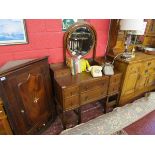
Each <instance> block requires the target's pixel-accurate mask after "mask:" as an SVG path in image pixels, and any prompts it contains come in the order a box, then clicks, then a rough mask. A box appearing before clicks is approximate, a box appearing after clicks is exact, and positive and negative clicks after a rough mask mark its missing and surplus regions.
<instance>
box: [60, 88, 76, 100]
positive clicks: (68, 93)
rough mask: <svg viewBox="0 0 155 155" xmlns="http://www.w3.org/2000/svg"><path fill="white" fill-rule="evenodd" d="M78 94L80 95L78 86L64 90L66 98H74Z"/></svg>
mask: <svg viewBox="0 0 155 155" xmlns="http://www.w3.org/2000/svg"><path fill="white" fill-rule="evenodd" d="M78 93H79V87H78V86H74V87H67V88H64V89H63V96H64V98H68V97H72V96H74V95H76V94H78Z"/></svg>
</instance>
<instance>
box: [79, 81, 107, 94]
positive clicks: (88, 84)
mask: <svg viewBox="0 0 155 155" xmlns="http://www.w3.org/2000/svg"><path fill="white" fill-rule="evenodd" d="M98 87H102V88H103V89H105V88H106V87H108V78H105V79H103V80H98V81H93V82H86V83H83V84H81V86H80V92H85V91H89V90H93V89H96V88H98Z"/></svg>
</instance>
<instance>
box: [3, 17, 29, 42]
mask: <svg viewBox="0 0 155 155" xmlns="http://www.w3.org/2000/svg"><path fill="white" fill-rule="evenodd" d="M26 43H28V42H27V35H26V28H25V21H24V20H23V19H0V45H13V44H26Z"/></svg>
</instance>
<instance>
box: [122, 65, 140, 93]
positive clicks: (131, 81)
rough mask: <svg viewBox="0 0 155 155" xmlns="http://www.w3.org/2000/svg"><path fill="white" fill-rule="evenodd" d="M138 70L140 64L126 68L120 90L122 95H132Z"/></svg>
mask: <svg viewBox="0 0 155 155" xmlns="http://www.w3.org/2000/svg"><path fill="white" fill-rule="evenodd" d="M139 69H140V64H135V65H131V66H129V67H128V69H127V74H126V77H125V80H124V86H123V90H122V94H123V95H127V94H131V93H134V91H135V88H136V84H137V80H138V78H139V74H140V73H139Z"/></svg>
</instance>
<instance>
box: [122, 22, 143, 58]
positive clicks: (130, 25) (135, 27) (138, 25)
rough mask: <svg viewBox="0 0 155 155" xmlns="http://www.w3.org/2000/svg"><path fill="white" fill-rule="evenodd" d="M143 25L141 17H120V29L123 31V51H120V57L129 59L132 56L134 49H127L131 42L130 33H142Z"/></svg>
mask: <svg viewBox="0 0 155 155" xmlns="http://www.w3.org/2000/svg"><path fill="white" fill-rule="evenodd" d="M145 27H146V23H145V22H144V20H143V19H121V21H120V30H122V31H125V51H124V52H123V53H122V58H124V59H126V60H130V59H131V58H133V57H134V55H135V54H134V49H133V51H132V52H129V51H128V46H129V45H130V43H131V35H143V34H144V31H145ZM135 43H136V40H135Z"/></svg>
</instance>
